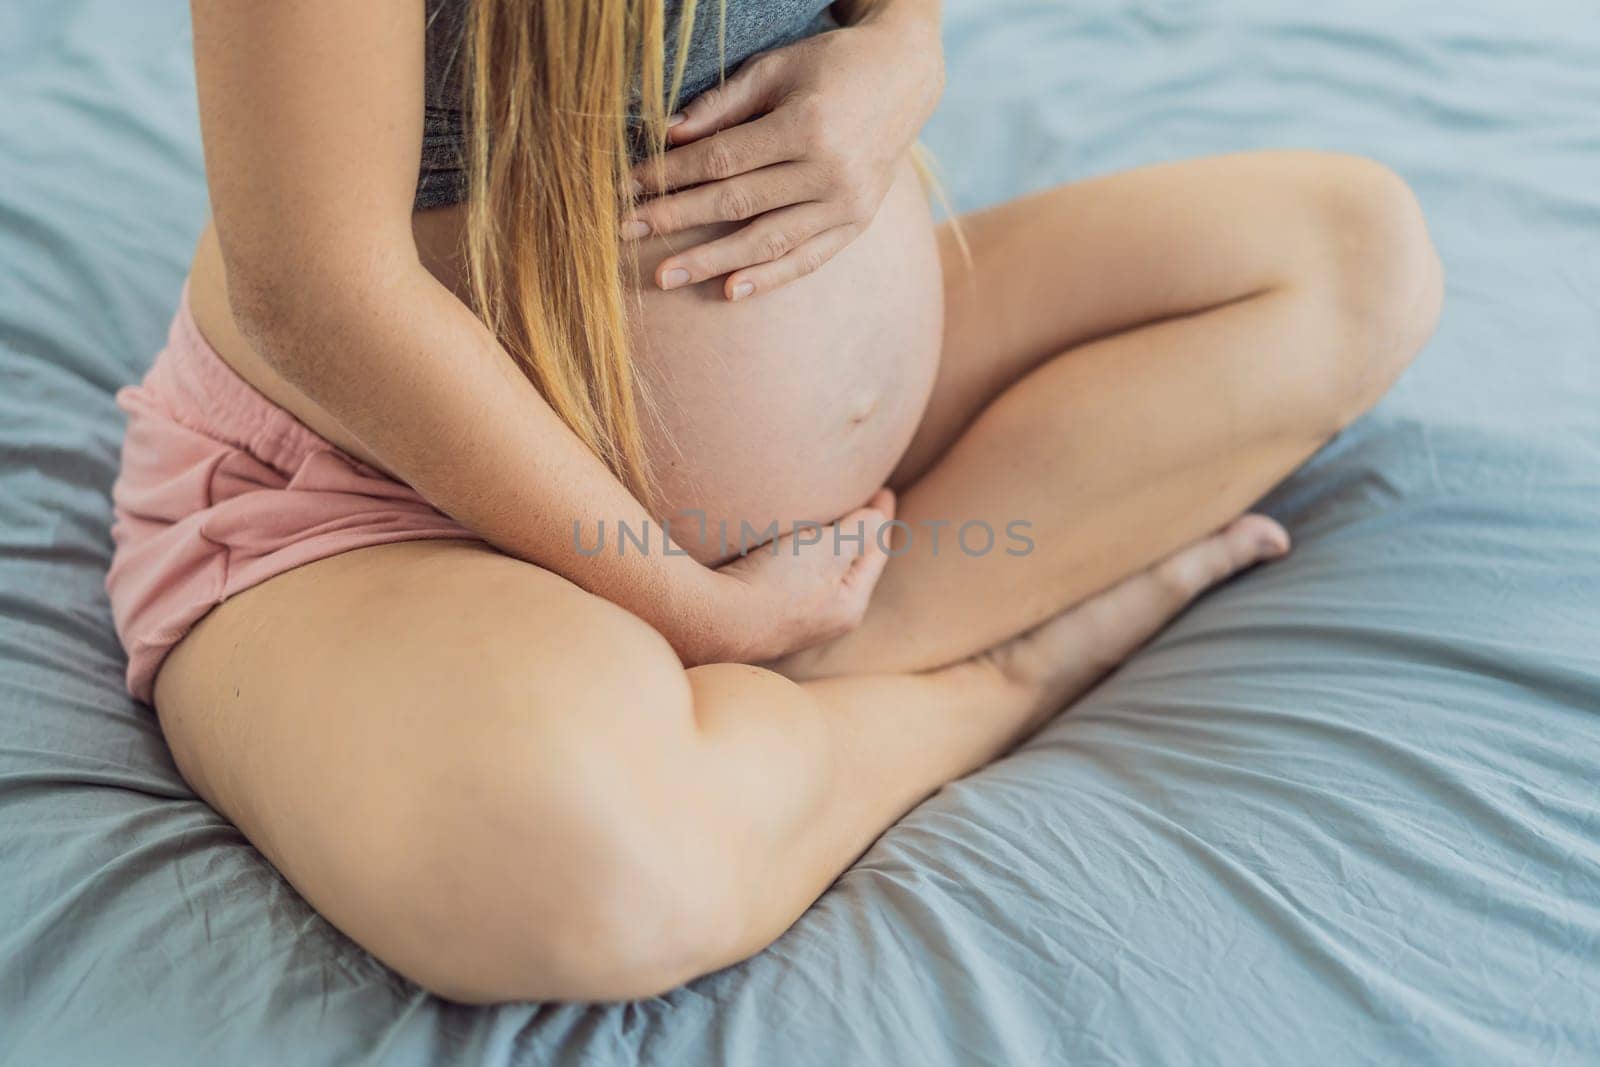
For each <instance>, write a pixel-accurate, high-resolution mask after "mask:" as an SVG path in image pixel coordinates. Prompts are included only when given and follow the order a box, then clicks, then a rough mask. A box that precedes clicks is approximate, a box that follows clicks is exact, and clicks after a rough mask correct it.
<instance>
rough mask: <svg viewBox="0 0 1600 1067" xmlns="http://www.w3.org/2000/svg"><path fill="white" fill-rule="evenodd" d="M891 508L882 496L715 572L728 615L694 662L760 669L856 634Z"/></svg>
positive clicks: (881, 559)
mask: <svg viewBox="0 0 1600 1067" xmlns="http://www.w3.org/2000/svg"><path fill="white" fill-rule="evenodd" d="M894 507H895V501H894V494H893V493H892V492H890V491H889V490H888V489H880V490H878V492H877V493H875V494H873V496H872V499H871V500H869V501H867V503H866V504H865V505H863V506H862V507H860V508H857V509H856V510H855V511H852V512H850V513H849V514H848V515H846V516H844V517H843V518H841V519H839V520H838V521H837V522H835V523H834V524H833V525H831V526H825V527H821V528H803V529H801V530H796V531H791V532H790V533H787V534H785V535H784V536H782V537H780V538H778V539H777V540H776V541H773V542H771V543H769V544H765V545H762V546H761V547H760V548H754V549H751V550H750V551H749V552H748V553H747V554H745V555H743V556H740V557H739V558H737V559H735V560H733V561H732V562H731V563H727V564H724V565H723V566H722V567H720V568H718V569H717V570H716V571H715V572H714V573H715V574H716V576H717V578H718V579H719V585H720V589H721V591H722V595H723V596H725V597H726V598H727V599H726V600H724V601H723V604H724V605H725V607H724V609H723V610H721V611H718V612H717V613H716V614H717V618H716V622H715V625H714V626H713V627H712V629H713V631H714V632H712V633H710V634H707V635H706V637H705V638H704V640H703V642H701V644H702V647H701V648H700V649H697V650H696V653H695V655H694V656H693V658H695V659H697V660H698V661H699V662H702V663H716V662H724V663H726V662H736V663H759V662H761V661H763V660H769V659H776V658H778V657H779V656H784V655H788V654H789V653H791V652H798V651H800V650H801V649H804V648H809V647H811V646H812V645H816V644H820V643H822V642H823V641H827V640H830V639H831V638H835V637H838V636H839V635H840V634H845V633H849V632H850V631H851V630H853V629H855V628H856V627H857V626H859V625H860V624H861V620H862V618H863V616H865V615H866V612H867V602H868V601H869V600H870V599H871V597H872V590H873V588H874V587H876V586H877V584H878V578H879V577H880V576H881V575H882V574H883V568H884V565H885V564H886V563H888V561H889V556H888V553H887V552H886V551H885V548H886V546H887V545H888V543H889V533H888V531H884V530H883V527H884V526H886V525H888V523H889V521H890V520H891V519H893V518H894ZM800 534H804V535H805V536H804V537H801V536H800Z"/></svg>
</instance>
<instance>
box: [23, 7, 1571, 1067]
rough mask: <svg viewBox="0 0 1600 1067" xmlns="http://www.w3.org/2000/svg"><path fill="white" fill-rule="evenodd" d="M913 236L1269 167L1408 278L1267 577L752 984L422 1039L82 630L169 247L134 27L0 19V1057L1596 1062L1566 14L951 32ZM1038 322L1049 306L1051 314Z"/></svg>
mask: <svg viewBox="0 0 1600 1067" xmlns="http://www.w3.org/2000/svg"><path fill="white" fill-rule="evenodd" d="M948 8H949V10H948V18H947V26H948V32H947V41H948V51H949V91H948V94H947V98H946V101H945V103H944V105H943V106H942V108H941V110H940V112H939V114H938V115H937V117H936V118H935V120H934V122H933V124H932V126H931V128H930V131H929V136H928V139H929V142H930V144H931V145H932V147H933V148H934V149H935V151H936V152H937V153H938V154H939V155H940V156H941V157H942V159H943V162H944V168H945V172H946V177H947V179H948V183H949V186H950V188H951V190H952V192H953V194H954V196H955V198H956V201H957V202H958V203H959V204H960V205H961V206H962V207H975V206H979V205H982V204H985V203H988V202H992V201H995V200H998V199H1002V198H1005V197H1008V196H1011V195H1014V194H1016V193H1018V192H1021V191H1024V190H1027V189H1032V188H1037V187H1040V186H1044V185H1047V184H1050V183H1054V182H1058V181H1063V180H1067V179H1071V178H1077V177H1082V176H1085V175H1089V174H1095V173H1103V172H1106V171H1110V170H1115V169H1120V168H1124V167H1128V166H1132V165H1136V164H1140V163H1145V162H1151V161H1156V160H1160V159H1167V158H1173V157H1178V156H1190V155H1198V154H1204V153H1210V152H1217V151H1223V150H1233V149H1243V148H1251V147H1257V146H1269V145H1300V146H1322V147H1331V148H1339V149H1346V150H1350V151H1358V152H1363V153H1367V154H1371V155H1375V156H1378V157H1380V158H1382V159H1383V160H1385V161H1387V162H1389V163H1390V164H1391V165H1393V166H1394V167H1396V168H1397V169H1399V170H1400V171H1401V172H1402V173H1403V174H1405V175H1406V176H1407V177H1408V178H1409V179H1410V180H1411V181H1412V182H1413V183H1414V185H1415V186H1416V188H1417V189H1418V190H1419V193H1420V195H1421V197H1422V199H1423V201H1424V202H1425V205H1426V207H1427V209H1428V212H1429V214H1430V216H1431V219H1432V223H1433V226H1434V230H1435V233H1436V237H1437V239H1438V243H1439V245H1440V247H1441V250H1442V252H1443V256H1444V259H1445V261H1446V264H1447V268H1448V270H1449V276H1450V281H1449V300H1448V307H1447V310H1446V312H1445V315H1444V320H1443V324H1442V326H1441V329H1440V331H1439V334H1438V336H1437V338H1436V339H1435V340H1434V342H1433V343H1432V344H1431V345H1430V346H1429V348H1428V349H1427V351H1426V352H1425V353H1424V354H1423V356H1422V357H1421V358H1420V359H1419V360H1418V361H1417V362H1416V364H1415V365H1414V366H1413V367H1412V369H1411V370H1410V371H1409V372H1408V373H1407V374H1406V376H1405V377H1404V379H1403V380H1402V381H1401V382H1400V384H1399V385H1398V387H1397V388H1396V389H1395V390H1394V392H1393V394H1392V395H1391V396H1390V397H1389V398H1388V399H1387V400H1385V402H1384V403H1383V404H1382V405H1381V406H1380V407H1379V408H1378V409H1377V410H1376V411H1375V412H1374V413H1373V414H1372V415H1370V416H1369V417H1367V418H1366V419H1364V420H1362V421H1361V422H1359V423H1358V424H1356V425H1355V426H1354V427H1353V428H1351V429H1350V430H1349V431H1347V432H1346V433H1344V434H1343V435H1341V436H1340V437H1339V438H1338V439H1336V440H1335V441H1334V442H1333V443H1332V444H1331V445H1330V446H1329V447H1327V448H1326V449H1325V450H1324V451H1323V452H1322V453H1321V454H1319V455H1318V456H1317V457H1316V458H1315V459H1314V460H1313V461H1312V462H1311V463H1310V465H1309V466H1308V467H1307V468H1306V469H1305V470H1304V471H1302V472H1301V473H1300V474H1298V475H1296V476H1295V477H1294V478H1293V479H1291V480H1290V481H1289V482H1288V483H1287V484H1286V485H1285V486H1284V487H1283V488H1281V489H1280V490H1279V491H1278V492H1276V493H1274V494H1273V495H1272V497H1270V498H1269V500H1268V501H1267V502H1266V506H1267V507H1268V508H1269V509H1270V510H1271V511H1272V513H1274V514H1276V515H1278V516H1280V517H1282V518H1283V519H1284V521H1285V522H1287V523H1288V524H1289V526H1290V527H1291V528H1292V530H1293V532H1294V533H1295V535H1296V537H1297V540H1298V549H1297V551H1296V552H1295V554H1294V555H1293V557H1292V558H1290V559H1289V560H1287V561H1286V562H1284V563H1281V564H1279V565H1276V566H1272V567H1269V568H1264V569H1261V570H1259V571H1257V572H1255V573H1252V574H1249V575H1248V576H1246V577H1244V578H1242V579H1241V580H1238V581H1236V582H1234V583H1232V584H1231V585H1229V586H1227V587H1226V588H1224V589H1222V590H1220V591H1218V592H1217V593H1215V594H1214V595H1212V596H1210V597H1208V598H1207V599H1206V600H1204V601H1203V602H1202V603H1201V604H1200V605H1198V606H1197V607H1196V608H1195V609H1194V610H1192V611H1191V612H1189V613H1188V614H1187V615H1185V616H1184V617H1183V618H1182V619H1181V620H1180V621H1178V623H1177V624H1176V625H1174V626H1173V627H1172V628H1171V629H1170V630H1168V631H1167V632H1166V633H1165V634H1164V635H1162V636H1161V637H1160V639H1159V640H1157V641H1156V642H1155V643H1154V644H1153V645H1152V646H1151V647H1149V648H1148V649H1147V650H1145V651H1144V652H1143V653H1142V654H1141V655H1139V656H1138V657H1137V658H1136V659H1135V660H1134V661H1133V662H1131V663H1130V664H1129V665H1128V666H1127V667H1126V668H1125V669H1124V670H1122V671H1121V672H1120V673H1119V674H1117V675H1116V676H1114V677H1113V678H1112V679H1111V680H1109V681H1108V682H1107V683H1106V684H1105V685H1104V686H1103V687H1101V688H1100V689H1099V690H1098V691H1096V692H1095V693H1094V694H1092V695H1091V696H1090V697H1088V698H1087V699H1085V700H1084V701H1083V702H1082V703H1081V704H1080V705H1079V706H1078V707H1077V708H1076V709H1075V710H1073V711H1072V712H1071V713H1070V714H1068V715H1067V716H1065V717H1063V718H1062V719H1060V720H1058V721H1057V722H1056V723H1055V724H1054V725H1053V726H1051V727H1050V728H1049V729H1047V730H1046V731H1045V732H1044V733H1043V735H1042V736H1040V737H1039V738H1038V739H1037V740H1036V741H1035V742H1033V743H1032V744H1030V745H1028V746H1027V747H1026V748H1025V749H1023V750H1022V751H1020V752H1018V753H1016V754H1014V755H1013V756H1011V757H1010V758H1008V759H1005V760H1003V761H1001V762H1000V763H998V764H997V765H995V766H992V767H990V768H988V769H987V770H985V771H983V772H982V773H980V774H977V775H974V776H972V777H971V778H968V779H966V780H964V781H962V782H959V783H957V784H955V785H952V786H950V787H949V788H947V789H945V790H944V791H942V792H941V793H939V794H938V795H937V796H935V797H934V798H933V799H931V800H929V801H928V802H927V803H925V804H923V805H922V806H921V807H920V808H918V809H917V810H916V811H915V812H913V813H912V814H911V815H910V816H908V817H907V818H906V819H905V820H904V821H903V822H902V823H901V824H900V825H898V826H896V827H895V828H894V829H893V830H891V831H890V832H889V833H888V834H887V835H885V837H884V838H883V839H882V840H881V841H880V842H879V843H878V844H877V845H876V846H875V847H874V848H873V849H872V850H871V852H870V853H869V854H868V855H867V856H866V857H865V858H863V859H862V860H861V861H860V862H859V863H858V864H857V865H856V866H855V868H854V869H853V870H851V871H850V872H849V873H848V874H846V875H845V876H844V877H843V879H842V880H841V881H840V882H839V883H838V885H837V886H836V887H835V888H833V889H832V890H831V891H829V892H828V893H827V895H826V896H825V897H824V898H823V899H822V900H821V901H820V902H819V903H818V904H817V905H816V906H815V907H813V908H812V909H811V910H810V911H809V912H808V913H807V914H806V915H805V916H804V918H803V919H801V921H800V922H799V923H798V924H797V925H796V926H795V927H794V928H793V929H792V930H791V931H790V932H789V933H788V934H787V935H785V936H784V937H783V938H782V939H781V940H780V941H779V942H778V943H777V944H776V945H774V946H773V947H772V948H771V949H769V950H768V951H766V952H764V953H762V954H761V955H760V956H759V957H757V958H756V959H754V960H752V961H750V962H748V963H746V964H744V965H741V966H738V967H734V968H731V969H729V970H727V971H724V972H722V973H719V974H716V975H713V976H710V977H708V978H705V979H703V980H701V981H698V982H695V983H694V984H692V985H690V986H689V987H687V988H685V989H682V990H679V991H677V992H675V993H673V994H672V995H670V996H667V997H663V998H660V999H657V1000H652V1001H648V1002H644V1003H638V1004H632V1005H626V1006H612V1007H574V1006H537V1005H513V1006H507V1007H502V1008H497V1009H473V1008H466V1007H460V1006H452V1005H448V1004H445V1003H443V1002H440V1001H438V1000H435V999H432V998H430V997H428V996H426V995H425V994H423V993H421V992H420V991H418V990H417V989H416V988H415V987H413V986H411V985H409V984H408V983H406V982H405V981H403V980H401V979H399V978H397V977H396V976H394V975H393V974H391V973H390V972H388V971H387V970H386V969H385V968H383V967H382V966H380V965H379V964H377V963H376V962H375V961H373V960H372V959H371V958H370V957H369V956H367V955H366V954H365V953H364V952H363V951H361V950H360V949H359V948H357V947H356V946H354V945H353V944H352V943H351V942H349V941H347V940H346V939H345V938H343V937H342V936H341V935H340V934H338V933H337V932H336V931H334V930H333V929H332V928H330V927H329V926H328V924H326V923H325V922H323V921H322V920H321V919H320V918H318V917H317V916H316V915H315V914H314V913H313V912H312V911H311V909H310V908H308V907H307V906H306V905H305V904H304V903H303V902H302V901H301V900H300V899H299V898H298V896H297V895H296V894H295V893H294V892H293V891H292V890H291V889H290V888H289V887H288V886H287V884H286V883H285V882H283V881H282V879H280V878H279V877H278V876H277V875H276V874H275V873H274V872H273V871H272V869H271V868H270V867H269V866H268V865H267V864H266V862H265V861H264V860H263V859H262V858H261V856H260V855H258V854H257V853H256V852H255V851H254V850H253V849H252V848H251V847H250V846H249V845H248V844H247V843H246V842H245V841H244V840H243V839H242V838H241V836H240V835H239V834H238V833H237V832H236V831H235V830H233V829H232V828H231V827H229V826H228V825H227V824H226V823H225V822H224V821H222V820H221V819H220V818H219V817H218V816H216V815H215V814H213V813H212V812H211V811H210V810H209V809H208V808H206V807H205V805H203V804H202V803H200V802H199V801H197V800H196V799H195V798H194V797H193V796H192V794H191V793H190V792H189V790H188V789H186V788H185V786H184V785H183V783H182V781H181V780H180V778H179V777H178V775H177V774H176V772H175V771H174V768H173V764H172V761H171V759H170V757H169V756H168V754H167V752H166V750H165V748H164V746H163V744H162V740H161V736H160V733H159V731H158V729H157V726H156V722H155V719H154V717H153V715H152V714H151V712H150V711H149V710H148V709H145V708H142V707H139V706H137V705H135V704H133V703H131V702H130V701H129V700H128V699H127V698H126V697H125V696H124V695H123V691H122V685H121V673H122V667H123V661H122V656H121V653H120V651H119V649H118V646H117V643H116V640H115V639H114V637H113V635H112V631H111V623H110V616H109V614H108V611H107V606H106V599H105V595H104V593H103V591H102V588H101V581H102V576H103V573H104V570H105V566H106V561H107V558H108V553H109V548H110V545H109V539H108V535H107V524H108V521H109V505H108V501H107V492H108V489H109V487H110V484H111V480H112V477H113V473H114V467H115V456H116V450H117V447H118V443H119V438H120V433H121V421H120V417H119V415H118V413H117V411H116V409H115V408H114V407H113V405H112V392H113V390H115V389H116V388H117V387H118V386H119V385H121V384H123V383H125V382H128V381H131V380H133V379H134V378H136V377H137V376H138V375H139V374H140V373H141V372H142V369H143V367H144V366H145V365H146V364H147V362H148V361H149V359H150V358H151V356H152V354H153V353H154V352H155V350H156V348H157V347H158V345H159V343H160V341H161V338H162V336H163V332H164V330H165V327H166V323H167V319H168V317H169V315H170V313H171V310H172V308H173V305H174V302H175V300H176V297H177V294H178V287H179V284H180V282H181V280H182V275H183V271H184V269H185V267H186V263H187V258H188V254H189V252H190V249H191V245H192V241H193V239H194V238H195V236H196V234H197V232H198V228H199V226H200V223H201V220H202V217H203V214H204V189H203V184H202V177H201V165H200V153H199V148H198V136H197V131H196V118H195V108H194V101H193V86H192V77H191V73H190V69H189V57H188V43H187V25H186V17H187V16H186V11H185V5H184V4H183V3H182V2H181V0H140V2H139V3H137V4H133V3H126V2H123V0H7V2H6V3H5V4H4V5H0V87H3V89H4V96H5V99H6V101H7V106H6V107H5V108H3V109H0V1062H3V1063H8V1064H9V1063H15V1064H30V1065H31V1064H55V1063H88V1062H115V1063H119V1064H132V1063H173V1062H194V1063H200V1062H212V1063H230V1064H243V1063H258V1062H259V1063H274V1064H276V1063H295V1064H314V1063H330V1064H332V1063H339V1064H351V1063H362V1062H384V1063H398V1064H433V1063H441V1062H482V1063H541V1062H555V1061H559V1062H576V1061H579V1060H581V1061H583V1062H590V1063H597V1064H611V1063H616V1064H625V1063H646V1064H682V1063H691V1064H692V1063H700V1062H708V1063H712V1062H715V1063H734V1064H759V1065H764V1067H765V1065H783V1064H827V1065H834V1064H846V1063H868V1062H900V1063H918V1064H942V1063H951V1064H955V1063H961V1064H972V1063H1009V1064H1022V1063H1047V1062H1048V1063H1067V1062H1071V1063H1108V1064H1149V1063H1160V1062H1165V1063H1218V1064H1230V1065H1233V1064H1248V1063H1272V1064H1280V1063H1293V1062H1317V1063H1325V1064H1332V1063H1357V1062H1388V1063H1411V1064H1420V1063H1439V1064H1452V1065H1459V1064H1470V1063H1507V1062H1527V1063H1533V1062H1542V1063H1557V1062H1561V1063H1572V1062H1595V1061H1597V1060H1600V795H1597V794H1600V786H1597V782H1600V773H1597V771H1596V767H1597V764H1600V295H1597V294H1600V128H1597V126H1596V119H1597V117H1600V72H1597V57H1600V11H1597V9H1596V8H1595V7H1594V5H1593V3H1592V0H1537V2H1534V3H1524V4H1459V3H1455V2H1447V0H1408V2H1407V3H1404V4H1396V3H1392V2H1389V0H1383V2H1379V0H1326V2H1324V3H1319V4H1314V5H1302V4H1290V3H1284V2H1282V0H1206V2H1194V0H1072V2H1071V3H1067V2H1065V0H1062V2H1059V3H1058V2H1043V0H1036V2H1022V0H952V2H951V3H949V4H948ZM1065 295H1066V296H1070V294H1065Z"/></svg>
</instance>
